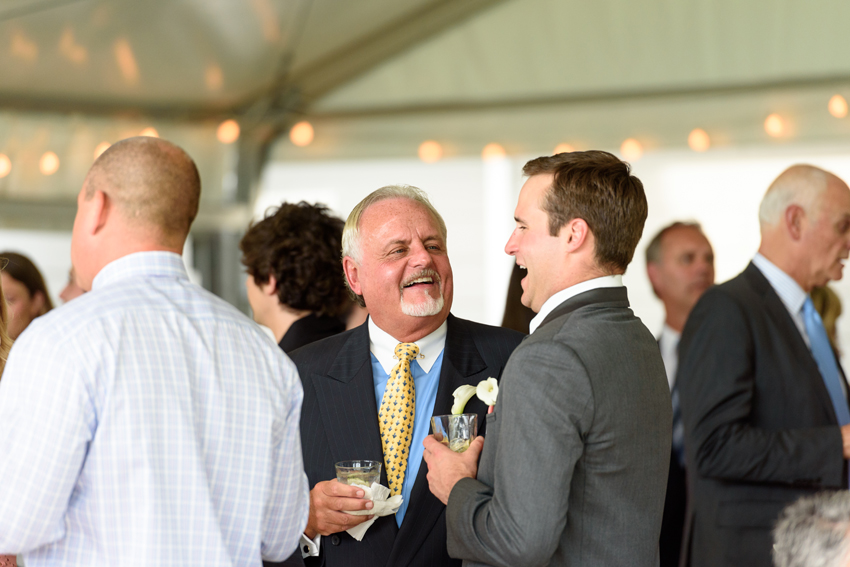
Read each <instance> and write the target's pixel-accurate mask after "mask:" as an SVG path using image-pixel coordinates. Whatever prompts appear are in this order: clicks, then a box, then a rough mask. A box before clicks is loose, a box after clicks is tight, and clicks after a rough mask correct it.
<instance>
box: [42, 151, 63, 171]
mask: <svg viewBox="0 0 850 567" xmlns="http://www.w3.org/2000/svg"><path fill="white" fill-rule="evenodd" d="M38 169H39V171H41V173H42V175H53V174H54V173H56V172H57V171H58V170H59V156H57V155H56V154H55V153H53V152H44V154H43V155H42V156H41V159H40V160H38Z"/></svg>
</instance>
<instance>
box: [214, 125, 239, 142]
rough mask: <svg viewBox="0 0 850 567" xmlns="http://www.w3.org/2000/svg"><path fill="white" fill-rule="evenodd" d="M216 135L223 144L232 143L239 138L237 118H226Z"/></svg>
mask: <svg viewBox="0 0 850 567" xmlns="http://www.w3.org/2000/svg"><path fill="white" fill-rule="evenodd" d="M216 136H217V137H218V141H219V142H221V143H222V144H232V143H233V142H235V141H236V140H238V139H239V123H238V122H236V121H235V120H225V121H224V122H222V123H221V124H219V125H218V131H217V132H216Z"/></svg>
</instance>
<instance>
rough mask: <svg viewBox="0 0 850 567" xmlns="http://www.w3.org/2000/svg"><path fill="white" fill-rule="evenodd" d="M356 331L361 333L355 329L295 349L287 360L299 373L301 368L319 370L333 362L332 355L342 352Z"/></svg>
mask: <svg viewBox="0 0 850 567" xmlns="http://www.w3.org/2000/svg"><path fill="white" fill-rule="evenodd" d="M358 331H360V332H362V330H361V329H360V328H359V327H357V328H354V329H350V330H348V331H345V332H343V333H339V334H336V335H331V336H330V337H326V338H324V339H320V340H318V341H315V342H312V343H310V344H307V345H304V346H302V347H301V348H297V349H295V350H294V351H292V352H291V353H290V355H289V358H291V359H292V362H294V363H295V364H296V366H298V370H299V371H301V370H302V368H319V367H321V366H327V365H329V364H330V363H331V362H332V361H333V359H334V355H336V353H338V352H339V351H340V350H342V348H343V346H345V344H346V343H347V342H348V341H349V340H351V339H352V338H354V336H355V334H356V333H357V332H358ZM367 344H368V342H367Z"/></svg>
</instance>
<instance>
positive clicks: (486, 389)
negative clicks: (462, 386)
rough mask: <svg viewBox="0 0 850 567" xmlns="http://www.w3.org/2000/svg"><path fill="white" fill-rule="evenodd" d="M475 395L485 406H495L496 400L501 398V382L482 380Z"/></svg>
mask: <svg viewBox="0 0 850 567" xmlns="http://www.w3.org/2000/svg"><path fill="white" fill-rule="evenodd" d="M475 393H476V394H477V395H478V399H479V400H481V401H482V402H484V405H487V406H495V405H496V398H497V397H498V396H499V382H498V381H497V380H496V379H495V378H487V379H486V380H482V381H481V382H479V383H478V387H477V388H476V389H475Z"/></svg>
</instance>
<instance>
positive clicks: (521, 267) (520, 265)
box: [519, 264, 528, 270]
mask: <svg viewBox="0 0 850 567" xmlns="http://www.w3.org/2000/svg"><path fill="white" fill-rule="evenodd" d="M519 269H520V270H527V269H528V268H526V267H525V266H523V265H522V264H519Z"/></svg>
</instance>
